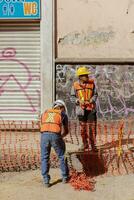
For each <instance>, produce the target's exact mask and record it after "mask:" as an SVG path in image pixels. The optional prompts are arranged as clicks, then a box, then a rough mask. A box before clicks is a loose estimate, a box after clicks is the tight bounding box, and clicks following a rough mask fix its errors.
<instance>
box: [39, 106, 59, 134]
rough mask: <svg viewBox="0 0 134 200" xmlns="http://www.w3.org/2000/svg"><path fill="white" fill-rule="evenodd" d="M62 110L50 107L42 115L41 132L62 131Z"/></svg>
mask: <svg viewBox="0 0 134 200" xmlns="http://www.w3.org/2000/svg"><path fill="white" fill-rule="evenodd" d="M61 125H62V120H61V110H56V109H49V110H47V111H45V112H44V113H43V114H42V116H41V127H40V129H41V130H40V131H41V132H54V133H60V132H61Z"/></svg>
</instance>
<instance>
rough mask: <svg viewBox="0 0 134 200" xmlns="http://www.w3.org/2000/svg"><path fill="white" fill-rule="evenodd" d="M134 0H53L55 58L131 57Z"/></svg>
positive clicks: (133, 32) (133, 56) (132, 52)
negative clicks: (55, 8)
mask: <svg viewBox="0 0 134 200" xmlns="http://www.w3.org/2000/svg"><path fill="white" fill-rule="evenodd" d="M133 11H134V0H112V1H111V0H68V1H67V0H57V41H56V42H57V54H58V55H57V57H58V58H120V59H121V58H126V59H133V58H134V45H133V44H134V20H133V19H134V12H133Z"/></svg>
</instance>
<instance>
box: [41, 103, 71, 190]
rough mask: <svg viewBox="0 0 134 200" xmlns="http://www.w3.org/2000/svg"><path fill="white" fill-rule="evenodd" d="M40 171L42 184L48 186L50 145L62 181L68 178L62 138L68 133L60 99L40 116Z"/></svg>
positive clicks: (63, 107) (65, 116)
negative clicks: (58, 161)
mask: <svg viewBox="0 0 134 200" xmlns="http://www.w3.org/2000/svg"><path fill="white" fill-rule="evenodd" d="M40 126H41V127H40V128H41V130H40V131H41V172H42V176H43V179H44V185H45V186H46V187H49V186H50V175H49V157H50V152H51V147H53V148H54V150H55V152H56V154H57V156H58V158H59V160H60V169H61V175H62V182H63V183H66V182H67V180H68V167H67V163H66V160H65V157H64V154H65V142H64V140H63V138H64V137H65V136H66V135H67V134H68V116H67V108H66V105H65V103H64V102H63V101H62V100H56V101H55V102H54V104H53V107H52V108H51V109H48V110H46V111H45V112H44V113H43V114H42V116H41V125H40Z"/></svg>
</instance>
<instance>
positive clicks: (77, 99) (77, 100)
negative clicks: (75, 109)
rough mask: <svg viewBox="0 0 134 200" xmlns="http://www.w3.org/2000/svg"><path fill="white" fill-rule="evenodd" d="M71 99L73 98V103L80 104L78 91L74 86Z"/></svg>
mask: <svg viewBox="0 0 134 200" xmlns="http://www.w3.org/2000/svg"><path fill="white" fill-rule="evenodd" d="M70 100H71V102H72V103H75V104H76V105H78V104H79V98H78V97H77V95H76V91H75V89H74V86H72V88H71V97H70Z"/></svg>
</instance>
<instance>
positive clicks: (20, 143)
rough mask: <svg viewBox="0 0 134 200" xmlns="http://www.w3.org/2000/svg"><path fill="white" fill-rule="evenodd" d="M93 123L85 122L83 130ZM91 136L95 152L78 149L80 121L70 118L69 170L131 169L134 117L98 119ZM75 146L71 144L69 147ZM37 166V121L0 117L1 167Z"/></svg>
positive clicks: (53, 163) (94, 172)
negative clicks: (95, 146) (8, 119)
mask: <svg viewBox="0 0 134 200" xmlns="http://www.w3.org/2000/svg"><path fill="white" fill-rule="evenodd" d="M89 127H90V128H91V129H92V131H93V133H94V132H95V131H94V128H95V126H94V125H93V124H92V127H91V124H87V128H86V130H89ZM96 128H97V135H96V137H95V136H94V137H93V138H94V140H96V145H97V148H98V152H92V151H91V148H90V141H89V148H88V149H87V150H86V151H83V152H80V151H78V148H77V149H76V150H71V148H72V147H73V146H76V147H79V146H80V145H81V144H82V139H81V133H80V125H79V122H78V121H77V120H70V122H69V134H68V136H67V138H66V143H67V145H69V151H68V152H67V160H68V164H69V166H70V168H71V169H72V170H77V171H78V172H84V173H85V174H86V175H87V176H90V177H93V176H97V175H118V174H126V173H133V172H134V119H132V118H131V119H130V118H129V119H122V120H115V121H112V120H111V121H107V120H105V121H101V120H98V122H97V127H96ZM72 149H74V147H73V148H72ZM58 165H59V164H58V159H57V158H56V156H55V154H52V156H51V166H53V167H57V166H58ZM39 167H40V133H39V122H35V121H0V171H2V172H4V171H20V170H27V169H36V168H39Z"/></svg>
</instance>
